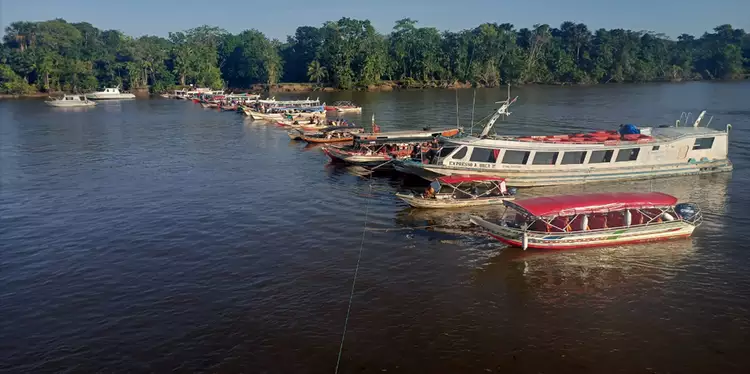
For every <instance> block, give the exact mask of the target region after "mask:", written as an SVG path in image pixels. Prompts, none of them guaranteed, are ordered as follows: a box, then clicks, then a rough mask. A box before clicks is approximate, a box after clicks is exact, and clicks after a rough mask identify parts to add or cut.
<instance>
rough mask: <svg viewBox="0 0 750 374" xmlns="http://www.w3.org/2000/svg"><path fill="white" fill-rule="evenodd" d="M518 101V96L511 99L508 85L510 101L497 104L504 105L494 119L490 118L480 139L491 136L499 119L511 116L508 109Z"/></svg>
mask: <svg viewBox="0 0 750 374" xmlns="http://www.w3.org/2000/svg"><path fill="white" fill-rule="evenodd" d="M516 100H518V96H516V97H515V98H513V100H511V99H510V85H508V99H507V100H505V101H497V102H495V104H502V105H501V106H500V108H498V109H497V111H496V112H495V114H494V115H493V116H492V118H490V121H489V122H487V125H485V126H484V129H483V130H482V134H481V135H480V136H479V137H480V138H484V137H486V136H487V135H489V133H490V130H491V129H492V127H493V126H494V125H495V122H497V120H498V118H500V116H503V115H505V116H509V115H510V112H509V111H508V107H510V106H511V105H512V104H513V103H515V102H516Z"/></svg>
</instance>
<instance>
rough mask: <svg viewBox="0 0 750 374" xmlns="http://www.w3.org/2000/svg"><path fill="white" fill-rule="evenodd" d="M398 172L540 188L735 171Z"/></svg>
mask: <svg viewBox="0 0 750 374" xmlns="http://www.w3.org/2000/svg"><path fill="white" fill-rule="evenodd" d="M396 167H397V168H398V169H397V170H399V171H401V172H403V173H408V174H413V175H416V176H419V177H421V178H424V179H427V180H434V179H435V178H437V177H439V176H448V175H455V174H467V173H471V174H473V175H484V176H492V177H502V178H505V181H506V183H507V184H508V185H509V186H514V187H541V186H555V185H572V184H583V183H594V182H616V181H623V180H641V179H654V178H667V177H680V176H688V175H698V174H711V173H721V172H730V171H732V163H731V161H729V160H728V159H725V160H716V161H705V162H695V163H676V164H666V165H644V166H632V167H628V168H616V169H615V168H612V169H584V170H572V169H564V168H555V169H557V170H549V171H536V170H528V169H527V170H518V169H511V168H501V169H473V168H471V169H469V168H455V167H450V166H443V165H431V164H419V163H403V162H402V163H399V164H398V165H396Z"/></svg>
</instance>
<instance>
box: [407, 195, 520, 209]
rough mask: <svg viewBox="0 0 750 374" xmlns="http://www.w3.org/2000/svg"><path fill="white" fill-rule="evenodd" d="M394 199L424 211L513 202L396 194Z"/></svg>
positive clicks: (503, 197)
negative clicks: (396, 198)
mask: <svg viewBox="0 0 750 374" xmlns="http://www.w3.org/2000/svg"><path fill="white" fill-rule="evenodd" d="M396 197H398V198H399V199H401V200H403V201H404V202H406V203H407V204H409V205H411V206H412V207H415V208H425V209H448V208H468V207H479V206H490V205H503V201H505V200H513V199H514V197H512V196H496V197H480V198H476V199H453V198H449V199H435V198H425V197H422V196H415V195H407V194H401V193H397V194H396Z"/></svg>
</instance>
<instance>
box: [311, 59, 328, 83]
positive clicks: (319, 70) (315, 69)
mask: <svg viewBox="0 0 750 374" xmlns="http://www.w3.org/2000/svg"><path fill="white" fill-rule="evenodd" d="M327 75H328V72H327V71H326V68H324V67H323V66H321V65H320V62H318V60H313V61H312V62H310V65H307V76H308V77H309V78H310V82H312V81H315V83H316V84H318V85H319V84H320V81H321V80H322V79H323V78H325V77H326V76H327Z"/></svg>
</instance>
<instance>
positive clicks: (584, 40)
mask: <svg viewBox="0 0 750 374" xmlns="http://www.w3.org/2000/svg"><path fill="white" fill-rule="evenodd" d="M2 41H3V42H2V44H1V45H0V64H2V65H3V66H4V68H3V69H4V71H3V74H4V76H5V77H6V78H4V79H5V80H4V82H5V83H4V84H5V85H6V86H4V87H5V88H4V89H5V90H6V91H14V92H25V91H26V90H28V87H35V88H36V89H37V90H41V91H54V90H79V91H80V90H88V89H91V88H93V87H95V86H98V85H107V86H113V85H120V84H122V85H125V86H126V87H128V88H142V87H150V89H151V90H152V91H162V90H167V89H169V88H170V87H171V86H172V85H174V84H176V83H179V84H181V85H184V84H196V85H201V86H212V87H220V86H224V85H225V84H226V85H229V86H231V87H236V88H241V87H242V88H245V87H249V86H251V85H254V84H258V83H263V84H275V83H277V82H279V81H293V82H294V81H296V82H300V81H314V82H316V83H317V84H331V85H333V86H336V87H339V88H345V89H348V88H353V87H355V86H368V85H373V84H377V83H378V82H379V81H380V80H381V79H384V78H387V79H398V80H402V81H403V82H404V84H405V85H411V84H418V85H420V86H424V85H437V84H436V83H435V81H441V83H444V82H451V81H455V80H460V81H464V82H473V83H475V84H477V85H483V86H496V85H499V84H503V83H516V84H523V83H544V84H567V83H609V82H644V81H658V80H675V81H679V80H684V79H740V78H743V77H745V76H747V75H748V74H749V73H750V35H748V34H747V33H746V32H745V31H744V30H743V29H737V28H734V27H732V26H731V25H719V26H717V27H715V28H714V29H713V30H711V31H709V32H706V33H704V34H703V35H702V36H700V37H698V38H696V37H694V36H692V35H688V34H682V35H680V36H679V37H677V39H676V40H671V39H669V38H668V37H666V36H665V35H662V34H658V33H655V32H651V31H633V30H623V29H611V30H607V29H599V30H596V31H595V32H593V33H592V32H591V31H590V30H589V28H588V27H587V26H586V25H584V24H582V23H574V22H569V21H568V22H563V23H562V24H561V25H560V26H559V28H554V27H550V26H549V25H535V26H534V27H533V28H532V29H527V28H521V29H520V30H515V29H514V27H513V25H511V24H507V23H504V24H497V23H484V24H481V25H478V26H477V27H475V28H472V29H468V30H461V31H456V32H442V33H441V32H440V31H439V30H437V29H435V28H433V27H422V26H420V25H419V23H418V22H417V21H416V20H413V19H410V18H405V19H401V20H398V21H396V23H395V24H394V27H393V30H392V31H391V32H390V33H389V34H387V35H382V34H380V33H378V32H376V31H375V28H374V27H373V26H372V24H371V23H370V21H369V20H359V19H352V18H341V19H339V20H338V21H330V22H325V23H324V24H323V25H321V26H320V27H316V26H301V27H298V28H297V29H296V31H295V33H294V35H292V36H289V37H287V38H286V41H285V42H284V43H280V42H279V41H277V40H271V39H269V38H268V37H266V36H265V35H264V34H263V33H262V32H260V31H258V30H246V31H243V32H241V33H239V34H230V33H228V32H227V31H225V30H223V29H221V28H218V27H214V26H199V27H196V28H193V29H189V30H185V31H178V32H173V33H170V34H169V38H167V39H165V38H160V37H156V36H142V37H138V38H133V37H130V36H128V35H125V34H123V33H122V32H120V31H117V30H100V29H98V28H96V27H95V26H93V25H91V24H90V23H87V22H77V23H68V22H66V21H65V20H63V19H53V20H48V21H41V22H25V21H19V22H12V23H11V24H9V25H8V27H7V28H6V29H5V35H4V36H3V40H2ZM8 69H10V71H12V72H13V74H12V75H11V74H9V73H8V71H7V70H8ZM18 79H20V80H21V81H23V83H24V84H25V85H22V84H20V83H19V80H18ZM420 82H421V83H420ZM8 85H10V86H8ZM11 86H12V87H11ZM8 87H11V88H8Z"/></svg>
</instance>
